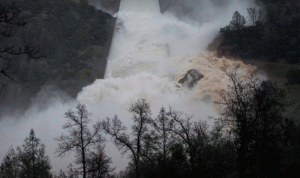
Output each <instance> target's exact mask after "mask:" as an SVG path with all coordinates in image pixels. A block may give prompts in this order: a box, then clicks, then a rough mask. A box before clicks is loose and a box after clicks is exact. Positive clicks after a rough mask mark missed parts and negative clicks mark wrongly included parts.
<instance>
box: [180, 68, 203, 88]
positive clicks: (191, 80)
mask: <svg viewBox="0 0 300 178" xmlns="http://www.w3.org/2000/svg"><path fill="white" fill-rule="evenodd" d="M203 77H204V75H203V74H201V73H200V72H199V71H198V70H197V69H190V70H189V71H188V72H187V73H186V74H185V76H184V77H183V78H181V79H180V80H179V81H178V83H181V84H182V85H183V86H187V87H188V88H193V87H194V86H195V85H196V84H197V82H198V81H199V80H201V79H202V78H203Z"/></svg>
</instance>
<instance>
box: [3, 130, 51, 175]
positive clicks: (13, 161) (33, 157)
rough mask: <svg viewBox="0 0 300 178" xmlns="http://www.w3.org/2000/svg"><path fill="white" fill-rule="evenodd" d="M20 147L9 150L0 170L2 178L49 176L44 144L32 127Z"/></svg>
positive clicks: (49, 167) (48, 162) (48, 163)
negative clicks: (15, 149)
mask: <svg viewBox="0 0 300 178" xmlns="http://www.w3.org/2000/svg"><path fill="white" fill-rule="evenodd" d="M24 142H25V143H24V144H23V145H22V147H18V148H17V152H15V151H14V149H11V150H9V152H8V154H7V155H6V156H5V158H4V160H3V162H2V164H1V167H0V168H1V170H0V176H1V177H3V178H39V177H43V178H51V176H52V174H51V172H50V171H51V165H50V161H49V157H48V156H46V155H45V146H44V145H43V144H40V140H39V139H38V138H37V137H36V136H35V133H34V131H33V129H31V131H30V135H29V137H27V138H26V139H25V141H24Z"/></svg>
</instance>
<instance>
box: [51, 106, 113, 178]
mask: <svg viewBox="0 0 300 178" xmlns="http://www.w3.org/2000/svg"><path fill="white" fill-rule="evenodd" d="M76 109H77V111H76V112H74V111H72V110H69V111H68V112H66V113H65V117H66V118H67V119H68V122H67V123H66V124H65V125H64V126H63V129H66V130H67V131H68V135H64V134H62V135H61V136H60V137H57V138H55V140H56V141H58V148H57V149H56V153H57V155H58V156H65V154H66V153H68V152H71V151H74V152H75V153H76V160H75V163H76V164H78V165H80V166H81V168H80V170H81V171H80V173H81V174H82V176H83V178H86V177H88V176H91V175H101V176H103V175H108V174H109V173H110V172H111V169H110V167H109V163H110V162H111V161H110V158H108V157H107V156H106V155H105V154H104V152H103V148H102V146H103V145H102V143H103V142H104V139H103V138H102V136H101V134H100V130H101V129H100V127H99V126H97V125H94V126H93V130H92V131H91V130H90V129H89V126H88V124H89V123H90V119H89V116H90V113H89V112H88V111H87V109H86V106H85V105H83V104H78V105H77V107H76Z"/></svg>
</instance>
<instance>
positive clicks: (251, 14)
mask: <svg viewBox="0 0 300 178" xmlns="http://www.w3.org/2000/svg"><path fill="white" fill-rule="evenodd" d="M247 10H248V18H249V19H250V22H251V25H252V26H255V25H256V22H257V21H260V20H261V18H262V11H261V10H257V9H256V8H251V7H250V8H248V9H247Z"/></svg>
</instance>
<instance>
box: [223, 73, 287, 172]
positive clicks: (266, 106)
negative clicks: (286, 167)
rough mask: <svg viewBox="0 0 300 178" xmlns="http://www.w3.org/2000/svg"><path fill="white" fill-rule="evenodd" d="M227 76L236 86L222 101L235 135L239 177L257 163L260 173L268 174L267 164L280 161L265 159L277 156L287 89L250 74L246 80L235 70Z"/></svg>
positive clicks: (226, 118) (232, 87)
mask: <svg viewBox="0 0 300 178" xmlns="http://www.w3.org/2000/svg"><path fill="white" fill-rule="evenodd" d="M228 76H229V78H230V79H231V81H232V82H233V85H232V86H230V87H229V91H227V92H224V93H223V94H222V99H223V101H222V102H221V103H220V104H223V105H225V110H224V112H223V116H224V118H223V121H224V123H228V124H229V125H230V127H229V128H230V133H232V134H233V135H234V137H235V138H234V141H235V145H236V147H237V151H238V160H239V177H245V174H246V170H247V169H250V168H251V166H257V167H258V171H259V172H257V174H260V176H262V177H265V176H266V175H265V173H267V172H269V171H270V170H268V169H267V165H268V164H274V163H275V162H277V161H273V163H267V162H266V161H267V160H272V159H274V160H275V159H277V158H276V157H277V156H278V154H277V153H276V151H275V152H274V149H276V147H278V145H277V141H278V139H280V134H281V130H282V125H283V117H282V112H283V110H284V105H283V104H282V99H283V97H284V92H283V90H281V89H278V88H277V87H276V86H275V85H274V84H273V83H272V82H270V81H260V80H259V79H254V78H252V77H249V81H248V82H243V81H242V80H240V79H239V78H237V76H236V72H232V73H228ZM250 160H251V161H250ZM271 169H272V170H274V167H272V168H271ZM253 171H256V170H253ZM272 172H273V171H272Z"/></svg>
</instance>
